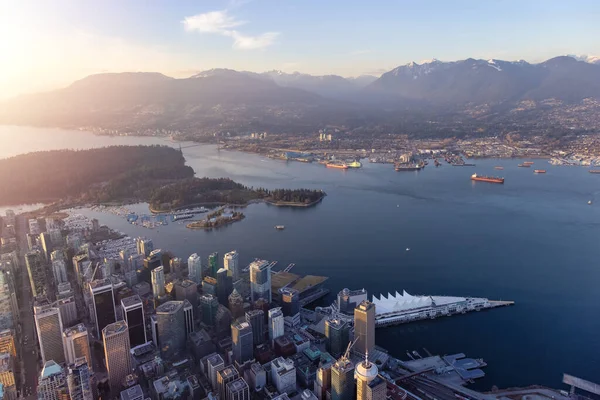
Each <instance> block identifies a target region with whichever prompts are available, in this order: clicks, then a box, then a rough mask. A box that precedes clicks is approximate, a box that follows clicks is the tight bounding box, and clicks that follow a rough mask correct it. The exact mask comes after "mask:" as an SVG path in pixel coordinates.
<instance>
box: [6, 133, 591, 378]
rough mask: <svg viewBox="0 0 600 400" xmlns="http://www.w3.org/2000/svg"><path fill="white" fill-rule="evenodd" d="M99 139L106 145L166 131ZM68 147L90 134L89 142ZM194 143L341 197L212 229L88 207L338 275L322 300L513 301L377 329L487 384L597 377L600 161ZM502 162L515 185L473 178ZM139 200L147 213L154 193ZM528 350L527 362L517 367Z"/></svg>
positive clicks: (242, 165) (202, 242)
mask: <svg viewBox="0 0 600 400" xmlns="http://www.w3.org/2000/svg"><path fill="white" fill-rule="evenodd" d="M38 132H39V134H47V135H50V134H53V133H54V132H45V131H44V130H39V131H38ZM62 135H64V136H65V137H70V136H68V134H66V133H62ZM72 135H86V138H87V135H88V134H87V133H84V132H73V133H72ZM90 136H91V135H90ZM91 137H92V138H93V140H94V141H95V140H97V141H98V142H97V143H98V145H103V144H104V145H110V144H122V143H124V142H125V141H126V142H127V143H130V144H133V143H146V142H148V143H156V142H159V141H160V139H158V138H97V137H94V136H91ZM78 140H79V139H78ZM85 140H86V139H81V144H80V146H82V147H85V145H84V144H85V143H84V142H85ZM121 140H122V141H123V142H121ZM103 141H104V142H103ZM67 143H69V144H67ZM71 143H75V144H71ZM163 143H165V144H167V143H168V142H164V141H163ZM58 145H62V146H63V147H68V146H77V140H75V141H69V140H65V142H64V143H63V144H60V143H59V144H58ZM173 145H175V144H173ZM184 147H185V146H184ZM25 148H26V147H25ZM183 151H184V156H185V157H186V159H187V160H188V165H190V166H192V167H193V168H194V169H195V171H196V174H197V176H209V177H222V176H228V177H231V178H232V179H234V180H236V181H239V182H241V183H243V184H246V185H250V186H255V187H258V186H262V187H267V188H269V187H273V188H274V187H281V186H286V187H311V188H315V189H323V190H325V191H326V192H327V193H328V196H327V199H326V200H325V201H324V202H322V203H321V204H319V205H318V206H316V207H314V208H311V209H307V210H296V209H281V208H276V207H271V206H268V205H266V204H257V205H251V206H249V207H248V208H247V209H246V210H244V214H245V215H246V219H245V220H244V221H242V222H240V223H238V224H233V225H230V226H227V227H224V228H222V229H218V230H213V231H211V232H204V231H194V232H191V231H189V230H187V229H186V228H185V225H181V224H174V223H171V224H169V225H168V226H160V227H157V228H156V229H145V228H143V227H140V226H134V225H131V224H128V223H127V221H126V220H125V219H123V218H120V217H119V216H116V215H112V214H108V213H102V212H97V211H93V210H89V209H82V210H79V211H78V212H80V213H83V214H85V215H88V216H90V217H95V218H98V219H99V220H100V222H101V223H102V224H106V225H108V226H110V227H111V228H114V229H117V230H120V231H123V232H125V233H127V234H129V235H130V236H133V237H136V236H140V235H144V236H147V237H149V238H152V239H153V240H154V242H155V243H156V244H158V245H159V246H160V247H162V248H165V249H169V250H171V251H173V253H174V254H176V255H181V256H187V255H189V254H192V253H194V252H198V253H200V254H203V255H207V254H209V253H211V252H213V251H218V252H220V253H221V254H223V253H225V252H227V251H229V250H231V249H232V248H236V249H237V250H238V251H239V252H240V254H241V258H242V261H243V262H245V263H248V262H250V261H251V260H252V258H254V257H261V258H265V259H270V260H279V262H280V263H281V265H288V264H289V263H296V267H294V269H293V270H292V272H295V273H298V274H313V275H325V276H327V277H329V279H328V281H327V282H326V283H325V285H326V287H328V288H329V289H330V290H331V292H332V294H330V296H329V297H328V298H326V299H325V300H324V302H323V305H329V304H330V303H331V301H332V300H333V298H334V297H335V294H336V293H337V292H338V291H339V290H341V289H342V288H344V287H349V288H352V289H358V288H363V287H364V288H367V289H368V290H369V293H370V294H376V295H378V294H379V293H388V292H392V293H393V292H395V291H396V290H398V291H400V290H402V289H406V290H407V291H408V292H410V293H412V294H440V295H444V294H448V295H459V296H473V297H485V298H489V299H495V300H503V299H508V300H514V301H516V303H517V305H516V306H515V307H511V308H506V309H500V310H494V311H491V312H480V313H470V314H468V315H464V316H456V317H452V318H447V319H437V320H434V321H423V322H417V323H412V324H408V325H401V326H397V327H391V328H384V329H378V331H377V344H378V345H380V346H382V347H385V348H387V349H388V350H389V351H390V353H391V354H393V355H395V356H397V357H400V358H403V357H404V355H405V353H406V351H407V350H414V349H422V348H423V347H426V348H427V349H428V350H429V351H431V352H432V353H434V354H436V353H439V354H454V353H465V354H467V355H469V356H470V357H481V358H483V359H484V360H485V361H486V362H487V363H488V366H487V367H486V370H485V372H486V377H485V378H483V379H481V380H479V381H478V383H477V385H476V386H477V387H479V388H481V389H490V388H491V386H492V385H497V386H498V387H509V386H525V385H529V384H534V383H535V384H543V385H547V386H551V387H556V386H558V385H559V384H560V381H561V379H562V373H563V372H568V373H571V374H574V375H576V376H581V377H582V378H587V379H590V380H594V378H595V376H596V372H597V365H598V362H599V361H600V359H599V358H598V357H599V356H598V354H600V344H599V343H598V342H597V340H596V339H595V336H594V333H595V332H596V331H597V330H598V328H600V323H599V322H598V321H597V319H595V318H590V317H589V316H590V315H595V314H596V313H597V311H598V304H600V294H599V293H598V292H597V290H596V288H595V286H594V283H595V282H596V281H597V279H598V278H600V271H599V270H598V269H597V268H596V266H595V265H594V260H595V259H597V257H598V256H599V255H600V254H599V253H600V248H598V246H597V245H596V242H597V230H598V226H600V212H599V211H598V209H597V207H596V206H595V205H591V206H590V205H588V204H587V202H588V201H589V200H597V199H596V196H597V195H598V193H600V191H598V189H597V188H598V187H599V186H598V182H596V180H597V179H596V178H598V176H594V175H593V174H589V173H588V172H587V169H584V168H576V167H555V166H551V165H548V164H547V163H545V162H544V161H542V160H540V161H536V164H535V165H536V167H538V163H540V164H541V163H544V164H542V165H543V168H545V169H546V170H547V174H544V175H540V176H536V175H534V174H533V172H532V171H531V170H529V169H527V168H518V167H517V165H518V164H519V163H520V162H521V161H520V160H477V166H476V167H473V168H470V169H469V170H465V169H463V168H450V167H447V166H445V165H444V166H441V167H439V168H435V167H432V166H428V167H426V168H425V169H424V170H422V171H418V172H410V173H403V174H398V173H395V172H394V171H393V169H390V168H389V166H387V167H386V166H382V165H374V164H373V165H371V164H368V163H363V168H361V169H359V170H350V171H341V170H334V169H325V168H323V166H321V165H311V164H302V163H285V162H282V161H276V160H270V159H265V158H261V157H260V156H258V155H251V154H244V153H236V152H223V151H221V152H217V150H216V148H215V147H212V146H196V147H189V148H184V150H183ZM0 156H5V155H1V154H0ZM496 165H501V166H504V168H505V169H504V171H503V175H504V177H505V178H506V183H505V184H504V185H486V184H480V183H478V182H475V183H472V182H471V181H470V175H471V174H472V173H473V172H477V173H481V174H491V173H493V168H494V166H496ZM599 204H600V203H599ZM131 208H134V209H136V210H137V212H139V213H145V212H147V207H146V205H144V204H141V205H134V206H131ZM275 225H284V226H285V230H284V231H277V230H275V229H273V227H274V226H275ZM367 239H368V240H367ZM406 249H410V251H407V250H406ZM540 332H543V333H544V334H543V335H541V334H540ZM574 332H577V334H575V333H574ZM500 344H501V345H500ZM419 351H420V350H419ZM515 360H518V364H519V365H521V366H523V367H522V368H521V367H519V368H515V366H514V364H515Z"/></svg>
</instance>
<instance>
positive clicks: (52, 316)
mask: <svg viewBox="0 0 600 400" xmlns="http://www.w3.org/2000/svg"><path fill="white" fill-rule="evenodd" d="M33 310H34V316H33V318H34V320H35V328H36V330H37V336H38V341H39V344H40V352H41V353H42V362H43V363H44V364H45V363H46V362H47V361H51V360H53V361H55V362H57V363H59V364H60V363H64V362H65V352H64V347H63V341H62V333H63V325H62V320H61V318H60V311H59V310H58V308H56V307H52V306H50V305H49V304H38V305H36V306H35V307H34V308H33Z"/></svg>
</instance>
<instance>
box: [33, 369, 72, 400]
mask: <svg viewBox="0 0 600 400" xmlns="http://www.w3.org/2000/svg"><path fill="white" fill-rule="evenodd" d="M37 392H38V399H39V400H63V399H68V398H69V389H68V387H67V380H66V377H65V373H64V371H63V369H62V368H61V367H60V365H58V364H57V363H56V362H55V361H53V360H49V361H46V362H45V363H44V368H42V372H41V373H40V377H39V379H38V387H37Z"/></svg>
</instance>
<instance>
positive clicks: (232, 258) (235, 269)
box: [223, 250, 240, 282]
mask: <svg viewBox="0 0 600 400" xmlns="http://www.w3.org/2000/svg"><path fill="white" fill-rule="evenodd" d="M223 266H224V267H225V269H226V270H227V271H228V273H229V276H231V278H232V279H233V282H237V281H238V280H239V279H240V265H239V254H238V252H237V251H236V250H233V251H230V252H229V253H225V256H223Z"/></svg>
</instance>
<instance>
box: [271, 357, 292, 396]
mask: <svg viewBox="0 0 600 400" xmlns="http://www.w3.org/2000/svg"><path fill="white" fill-rule="evenodd" d="M271 382H273V385H275V387H276V388H277V391H278V392H279V393H291V392H293V391H295V390H296V367H295V366H294V361H292V360H290V359H289V358H285V359H284V358H283V357H279V358H276V359H274V360H273V361H271Z"/></svg>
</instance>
